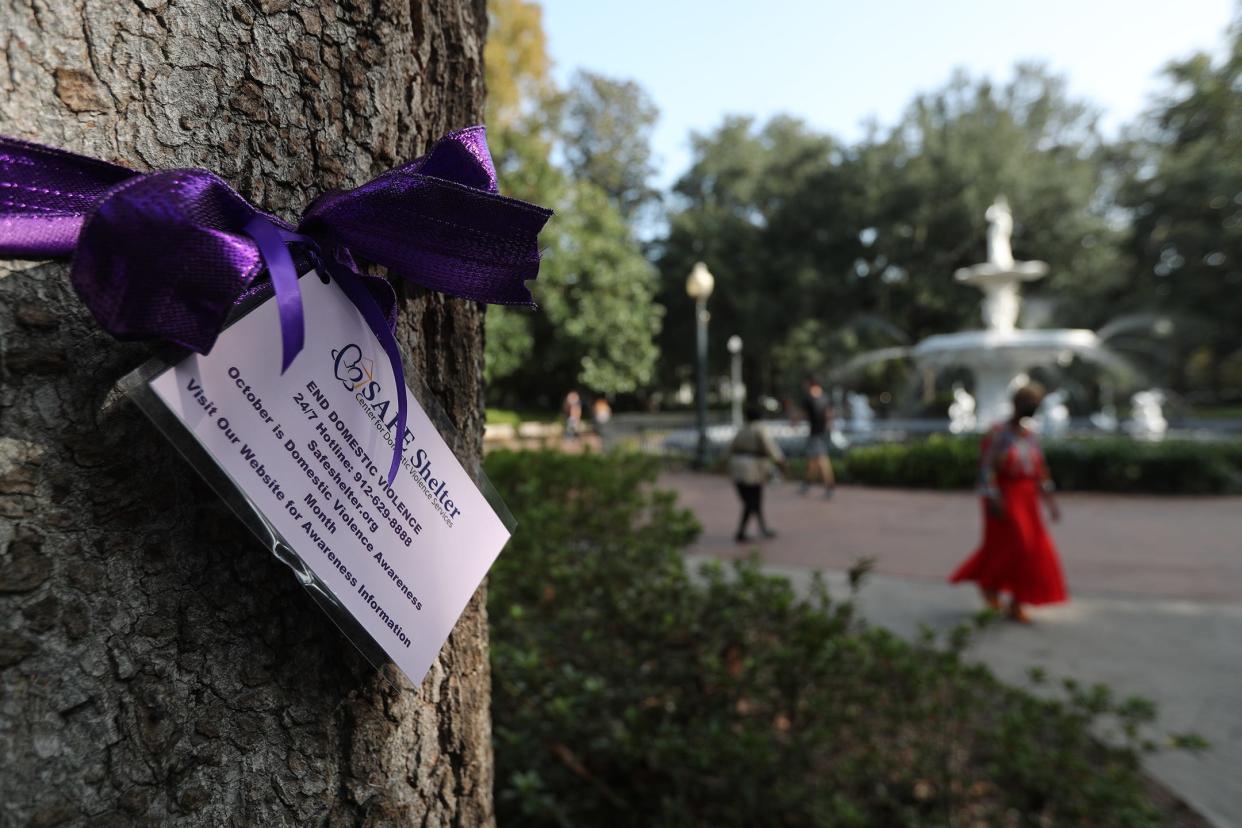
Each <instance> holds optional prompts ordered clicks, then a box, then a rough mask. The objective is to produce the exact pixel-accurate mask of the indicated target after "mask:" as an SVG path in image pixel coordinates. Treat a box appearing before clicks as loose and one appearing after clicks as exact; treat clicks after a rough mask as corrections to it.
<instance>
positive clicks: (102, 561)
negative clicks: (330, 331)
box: [0, 0, 493, 826]
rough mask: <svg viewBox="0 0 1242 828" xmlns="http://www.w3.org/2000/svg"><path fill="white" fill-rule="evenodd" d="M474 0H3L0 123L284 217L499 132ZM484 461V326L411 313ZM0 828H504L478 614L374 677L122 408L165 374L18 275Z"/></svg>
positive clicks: (463, 449) (438, 307)
mask: <svg viewBox="0 0 1242 828" xmlns="http://www.w3.org/2000/svg"><path fill="white" fill-rule="evenodd" d="M486 23H487V21H486V16H485V9H484V6H483V2H482V0H446V2H442V3H438V4H434V5H427V4H419V3H395V2H388V0H380V2H378V3H358V2H343V3H340V4H336V3H330V2H329V3H324V2H318V0H283V1H282V2H270V3H268V2H265V3H249V2H243V0H184V1H183V2H178V3H171V4H169V3H164V2H144V3H140V4H119V5H118V4H116V3H110V2H95V0H86V2H79V3H74V4H59V5H55V4H54V5H52V6H48V5H45V4H43V3H41V2H40V3H35V4H30V3H27V2H24V0H0V28H3V30H4V32H5V39H4V46H3V49H2V50H0V126H2V127H3V130H4V132H6V133H9V134H14V135H16V136H18V137H23V138H28V139H32V140H37V141H43V142H47V143H51V144H57V145H62V146H65V147H67V148H70V149H73V150H77V151H79V152H85V153H89V154H92V155H95V156H99V157H102V158H105V159H109V160H114V161H117V162H119V163H123V164H126V165H129V166H133V167H137V168H141V169H149V168H164V167H178V166H202V167H206V168H209V169H212V170H215V171H217V172H218V173H220V174H221V175H222V176H223V177H224V178H225V179H227V180H228V181H229V182H230V183H231V184H232V185H233V186H235V187H236V188H237V189H238V190H239V191H240V192H241V193H242V194H243V195H245V196H246V197H247V198H249V199H250V200H251V201H253V202H254V203H255V204H257V205H259V206H260V207H262V208H264V209H267V210H270V211H273V212H275V213H277V214H283V215H286V216H293V215H295V214H296V213H297V212H298V211H299V210H300V209H301V208H302V207H304V206H305V205H306V204H307V203H308V201H309V200H310V199H311V198H313V197H314V196H315V195H316V194H317V193H319V192H321V191H323V190H325V189H328V188H333V187H348V186H353V185H356V184H359V183H361V182H362V181H364V180H366V179H367V178H369V177H371V176H374V175H376V174H378V173H379V172H382V171H383V170H385V169H387V168H389V167H390V166H392V165H393V164H395V163H397V162H399V161H403V160H406V159H409V158H412V157H414V156H415V155H417V154H418V153H419V152H420V151H421V150H423V149H425V148H426V147H427V146H428V145H429V143H430V141H431V139H433V138H435V137H437V136H439V135H440V134H442V133H444V132H446V131H448V130H450V129H452V128H456V127H460V126H463V125H466V124H470V123H473V122H476V121H477V120H479V118H480V116H481V114H482V100H483V84H482V62H483V41H484V34H485V31H486ZM398 290H399V291H400V292H402V294H403V296H402V302H401V309H400V310H401V322H400V328H399V332H398V339H399V341H400V343H401V345H402V350H403V352H404V354H405V356H406V358H407V363H408V366H409V367H408V368H407V370H408V371H410V372H411V375H415V376H420V377H422V378H423V379H425V381H426V383H427V385H428V387H429V389H430V391H431V392H432V393H433V394H434V395H435V397H436V398H437V399H438V400H439V401H440V403H441V405H442V406H443V408H444V409H445V411H446V412H447V414H448V415H449V416H450V417H451V418H452V419H453V420H454V421H455V422H456V424H457V427H458V430H459V434H460V437H459V438H458V440H457V444H456V445H455V446H454V448H455V450H456V451H457V452H458V453H459V455H460V456H462V457H463V458H464V459H465V462H466V463H467V464H471V463H474V462H476V461H477V458H478V456H479V450H480V443H481V430H482V414H483V411H482V398H481V389H482V386H481V371H482V328H483V314H482V312H481V310H480V309H479V308H478V307H477V306H476V305H475V304H474V303H470V302H465V301H458V300H453V299H449V298H447V297H445V296H443V295H439V294H428V293H425V292H422V291H418V290H413V289H407V288H404V287H400V286H399V287H398ZM0 335H2V336H3V350H2V351H0V356H2V364H0V371H2V380H3V382H2V383H0V388H2V390H0V518H2V522H0V549H3V559H2V561H0V699H2V700H3V702H2V703H0V755H2V756H3V770H2V772H0V822H2V823H4V824H6V825H18V824H20V825H62V824H64V825H90V826H104V825H117V826H120V825H169V824H178V825H213V826H214V825H226V824H232V825H304V824H332V825H353V824H357V825H363V824H366V825H398V824H400V825H412V824H420V825H450V824H452V825H481V824H489V823H491V822H492V821H493V816H492V805H491V796H492V763H491V748H490V723H489V716H488V707H489V673H488V659H487V628H486V619H485V616H484V609H483V601H482V595H481V594H480V595H476V596H475V598H474V600H473V601H472V602H471V604H470V606H469V608H468V609H467V611H466V613H465V615H464V616H463V617H462V619H461V621H460V622H459V623H458V625H457V628H456V630H455V631H454V633H453V635H452V637H451V638H450V640H449V642H448V644H447V645H446V646H445V648H444V649H443V651H442V652H441V655H440V659H439V661H438V662H437V664H436V666H435V667H434V668H433V669H432V671H431V673H430V675H429V676H428V677H427V679H426V680H425V681H424V682H423V684H422V685H421V686H413V685H411V684H410V683H409V682H408V681H406V680H405V679H404V678H403V677H401V676H400V675H399V674H398V673H397V672H396V671H395V669H394V668H392V667H391V666H389V667H386V668H384V669H382V670H376V669H374V668H372V667H371V666H369V665H368V664H367V663H366V662H365V661H364V660H363V659H362V658H361V656H359V655H358V654H357V653H356V652H355V651H354V649H353V648H352V647H351V646H350V645H349V643H348V642H347V641H346V640H345V639H344V638H343V637H342V636H341V635H340V634H339V633H338V632H337V630H336V628H335V627H334V626H333V624H332V622H331V621H330V620H329V619H328V618H327V617H326V616H325V615H324V614H323V613H322V612H321V611H320V610H319V609H318V608H317V607H316V605H315V603H314V602H313V601H312V600H311V598H310V597H309V596H308V595H307V594H306V593H305V592H304V591H303V590H302V589H301V588H300V587H299V586H298V584H297V582H296V581H295V579H294V577H293V576H292V575H291V574H290V573H289V571H288V570H287V569H286V568H285V567H284V566H283V565H281V564H280V563H279V562H278V561H276V560H275V559H274V558H273V557H272V556H270V555H268V554H267V553H266V552H265V550H264V549H263V547H262V546H261V545H260V544H258V543H256V542H255V541H254V539H253V538H252V537H251V536H250V535H249V534H248V533H247V531H246V530H245V529H244V528H243V527H242V525H241V524H240V523H239V522H238V521H237V520H235V519H234V517H233V516H232V514H231V513H230V512H229V510H228V508H227V507H226V506H225V505H224V504H223V503H222V502H221V501H220V500H219V499H218V498H217V497H215V496H214V495H213V494H212V492H211V491H210V490H209V489H208V488H207V487H206V486H205V485H204V484H202V483H201V482H200V481H199V480H198V478H197V476H196V475H195V473H194V472H193V471H192V470H191V469H190V467H189V466H188V465H187V464H186V463H185V462H184V461H183V460H182V459H181V458H180V457H179V456H178V454H177V452H176V451H175V450H174V449H173V448H172V447H171V446H170V445H168V444H167V443H165V442H164V441H163V440H162V439H160V438H159V437H158V436H157V432H156V431H155V430H154V429H153V427H152V426H151V425H150V424H149V423H148V422H146V420H145V419H144V418H143V417H142V416H141V415H140V414H139V413H138V412H137V411H136V409H135V408H134V407H133V406H132V405H131V404H129V403H128V402H126V401H125V400H124V399H123V398H122V399H119V398H117V396H116V394H115V392H114V391H113V388H114V383H115V382H116V380H117V379H118V378H119V377H121V376H123V375H124V374H126V373H127V372H128V371H129V370H131V369H132V368H133V367H135V366H136V365H138V364H139V363H141V362H142V361H143V360H144V359H146V357H147V356H148V349H147V348H146V347H144V346H139V345H132V344H131V345H123V344H119V343H117V342H115V341H113V340H111V339H110V338H108V337H107V336H106V335H104V334H103V333H102V332H101V331H100V330H99V328H98V327H97V326H96V324H95V323H94V321H93V320H92V319H91V318H90V316H89V314H88V313H87V312H86V311H85V309H84V308H83V306H82V304H81V303H80V302H79V301H78V299H77V298H76V296H75V295H74V294H73V292H72V290H71V289H70V287H69V282H68V278H67V272H66V267H65V266H64V265H61V264H43V265H34V266H31V265H26V264H17V263H8V264H6V265H4V266H3V270H2V271H0Z"/></svg>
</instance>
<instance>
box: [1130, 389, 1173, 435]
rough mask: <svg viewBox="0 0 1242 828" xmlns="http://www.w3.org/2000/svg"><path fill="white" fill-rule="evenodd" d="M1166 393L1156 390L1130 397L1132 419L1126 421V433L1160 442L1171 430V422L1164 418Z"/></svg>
mask: <svg viewBox="0 0 1242 828" xmlns="http://www.w3.org/2000/svg"><path fill="white" fill-rule="evenodd" d="M1164 403H1165V397H1164V392H1163V391H1160V390H1157V389H1155V388H1151V389H1148V390H1147V391H1138V392H1136V393H1135V394H1134V396H1132V397H1130V419H1129V420H1126V426H1125V428H1126V431H1128V432H1130V434H1132V435H1134V436H1135V437H1145V438H1147V439H1149V440H1159V439H1161V438H1162V437H1164V433H1165V432H1166V431H1168V430H1169V421H1168V420H1166V419H1165V418H1164Z"/></svg>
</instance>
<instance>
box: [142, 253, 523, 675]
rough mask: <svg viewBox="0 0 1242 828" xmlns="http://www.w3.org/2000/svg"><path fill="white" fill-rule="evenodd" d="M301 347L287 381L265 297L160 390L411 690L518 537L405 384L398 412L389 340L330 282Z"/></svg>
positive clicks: (171, 372) (309, 306) (308, 294)
mask: <svg viewBox="0 0 1242 828" xmlns="http://www.w3.org/2000/svg"><path fill="white" fill-rule="evenodd" d="M299 285H300V287H301V289H302V305H303V309H304V313H305V319H306V345H305V347H304V348H303V350H302V352H301V353H300V354H299V355H298V357H297V359H296V360H294V362H293V365H291V366H290V368H289V370H288V371H287V372H286V373H285V374H284V375H283V376H282V375H281V373H280V354H281V339H280V323H279V320H278V315H277V309H276V303H275V301H273V300H271V299H269V300H268V301H266V302H264V303H263V304H261V305H259V306H258V307H257V308H255V309H254V310H253V311H251V312H250V313H248V314H247V315H245V316H244V317H242V318H241V319H240V320H238V321H237V322H236V323H235V324H233V325H232V326H230V327H229V328H227V329H226V330H225V331H224V332H223V333H221V335H220V338H219V339H218V340H217V341H216V344H215V347H213V348H212V350H211V353H210V354H208V355H207V356H199V355H193V356H190V357H189V358H187V359H185V360H184V361H182V362H180V363H178V364H177V365H174V366H173V367H171V368H169V369H168V370H166V371H164V372H163V373H161V374H159V375H157V376H155V377H154V378H153V379H151V380H150V387H151V390H152V391H154V393H155V394H156V395H157V396H158V397H159V398H160V400H162V401H163V403H164V404H165V405H166V406H167V407H168V408H169V410H170V411H171V412H172V413H173V414H174V415H175V416H176V418H177V419H178V420H180V421H181V423H182V424H184V425H185V427H186V428H187V429H189V431H190V432H191V434H192V435H193V436H194V438H195V439H196V440H197V441H198V442H199V443H200V444H201V445H202V447H203V448H204V449H206V451H207V452H208V453H209V454H210V455H211V457H212V459H213V460H214V461H215V463H216V464H217V465H218V466H219V467H220V469H221V470H222V471H223V472H224V473H225V474H227V475H228V477H229V478H231V480H232V482H233V484H234V485H235V486H237V487H238V488H239V489H240V490H241V491H242V492H243V493H244V494H245V495H246V497H247V498H248V499H249V500H250V501H251V503H252V504H253V506H254V507H255V508H256V509H257V510H258V511H259V512H260V513H261V514H262V516H263V518H264V519H265V521H266V522H267V524H268V525H269V527H270V528H271V529H272V530H273V531H274V532H276V533H277V534H278V535H279V536H280V539H281V540H282V541H283V543H284V544H285V545H286V546H287V547H289V548H291V549H293V550H294V552H296V553H297V555H298V557H300V558H301V559H302V561H303V562H304V563H305V564H306V565H307V566H309V567H310V569H311V570H313V572H314V573H315V575H316V576H317V578H318V580H319V581H320V582H321V583H322V584H323V585H324V586H326V587H327V589H328V590H330V591H331V593H332V594H333V595H334V596H335V597H336V599H337V600H338V601H339V602H340V604H341V605H343V607H344V608H345V609H346V610H347V611H348V612H349V613H350V614H351V615H352V616H353V617H354V618H355V619H357V621H358V622H359V623H360V624H361V625H362V627H363V628H365V629H366V631H367V632H368V633H369V634H370V636H371V637H372V638H373V639H374V641H375V642H376V643H377V644H379V645H380V647H382V648H383V650H384V651H385V652H387V653H388V655H389V656H390V657H391V658H392V660H393V661H394V662H396V664H397V666H398V667H400V668H401V670H402V671H403V672H404V673H405V674H406V676H408V677H409V678H410V679H411V680H413V681H415V682H419V681H421V680H422V678H423V676H424V675H426V673H427V670H428V669H429V668H430V667H431V665H432V663H433V662H434V661H435V658H436V656H437V654H438V653H439V651H440V647H441V645H443V643H444V641H445V639H447V638H448V635H449V633H450V632H451V631H452V629H453V625H454V624H455V623H456V622H457V618H458V616H459V615H461V613H462V611H463V610H464V609H465V606H466V603H467V602H468V601H469V600H470V596H471V595H472V594H473V593H474V590H475V588H476V587H478V585H479V583H480V581H482V580H483V577H484V576H485V575H486V574H487V570H488V568H489V567H490V566H491V565H492V562H493V561H494V560H495V559H496V556H497V555H498V554H499V553H500V550H501V548H502V547H503V546H504V545H505V542H506V541H508V539H509V531H508V529H507V528H506V527H505V525H504V523H503V522H502V520H501V518H500V517H499V516H498V515H497V514H496V512H495V511H494V510H493V509H492V507H491V505H490V504H489V503H488V501H487V499H486V498H485V497H484V496H483V494H482V492H480V491H479V489H478V487H477V486H476V485H475V483H474V481H473V480H472V479H471V478H470V475H469V474H467V472H466V470H465V469H464V468H462V466H461V464H460V463H459V462H458V461H457V458H456V456H454V454H453V452H452V451H451V450H450V449H449V447H448V445H447V444H445V442H444V440H443V438H441V436H440V434H439V432H438V431H437V430H436V428H435V426H433V425H432V422H431V420H430V419H429V418H428V416H427V413H426V412H425V411H424V410H423V408H422V407H421V406H420V405H419V404H418V401H417V399H415V397H414V394H413V393H411V392H410V391H409V390H408V388H407V391H406V394H407V399H408V413H407V424H406V434H405V445H404V448H403V453H402V457H401V467H400V470H399V471H398V472H397V476H396V478H395V480H394V481H393V484H392V485H391V486H389V485H388V482H387V477H388V470H389V467H390V465H391V463H392V451H393V449H392V447H393V440H394V439H395V431H396V416H397V402H396V397H395V395H394V394H393V393H392V389H393V375H392V370H391V367H390V366H389V364H388V359H387V358H386V356H385V355H384V351H383V350H382V349H381V347H380V345H379V342H378V341H377V340H376V338H375V336H374V334H372V333H371V330H370V328H368V327H367V324H366V322H365V321H363V318H362V316H361V314H360V313H359V312H358V311H357V309H356V308H355V307H354V306H353V304H352V303H351V302H350V301H349V299H348V298H346V296H345V294H344V293H343V292H342V291H341V289H340V288H339V287H338V286H337V284H336V282H334V281H332V282H328V283H326V284H325V283H324V281H322V280H321V279H320V278H318V276H316V275H315V274H308V275H307V276H305V277H303V278H302V279H301V280H299Z"/></svg>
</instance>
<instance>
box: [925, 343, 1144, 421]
mask: <svg viewBox="0 0 1242 828" xmlns="http://www.w3.org/2000/svg"><path fill="white" fill-rule="evenodd" d="M910 356H911V357H913V358H914V360H915V361H916V362H917V363H918V364H919V365H920V366H927V367H931V368H946V367H949V366H952V365H960V366H961V367H963V368H966V369H968V370H969V371H970V372H971V373H972V374H973V375H974V379H975V388H974V398H975V416H976V421H977V422H978V426H979V427H980V428H987V427H988V426H989V425H991V424H992V423H996V422H999V421H1000V420H1003V419H1005V418H1006V417H1007V416H1008V415H1009V412H1010V400H1009V397H1010V394H1011V393H1012V392H1013V389H1012V388H1011V385H1012V384H1013V382H1014V378H1015V377H1018V376H1020V375H1024V374H1025V373H1026V372H1027V371H1029V370H1030V369H1032V368H1040V367H1045V366H1052V365H1057V364H1060V365H1066V364H1068V363H1069V362H1070V360H1071V359H1073V358H1074V357H1078V358H1080V359H1083V360H1087V361H1090V362H1094V363H1096V364H1099V365H1104V366H1107V367H1110V368H1114V369H1117V370H1121V371H1124V370H1125V368H1126V365H1125V363H1124V361H1122V360H1121V359H1120V358H1119V357H1118V356H1117V355H1115V354H1113V353H1112V352H1110V351H1109V350H1108V349H1106V348H1105V347H1104V346H1103V345H1102V344H1101V342H1100V338H1099V337H1098V336H1096V334H1095V332H1094V331H1089V330H1085V329H1081V328H1060V329H1033V330H1021V329H1011V330H995V329H989V330H981V331H961V332H959V333H950V334H938V335H935V336H929V337H928V338H927V339H924V340H923V341H921V342H920V343H919V344H918V345H916V346H915V347H914V348H912V349H911V350H910Z"/></svg>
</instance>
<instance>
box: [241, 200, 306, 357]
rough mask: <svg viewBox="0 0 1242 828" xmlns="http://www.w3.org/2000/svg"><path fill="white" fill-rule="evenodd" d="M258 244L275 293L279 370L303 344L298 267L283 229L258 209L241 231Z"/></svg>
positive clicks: (304, 341) (304, 333)
mask: <svg viewBox="0 0 1242 828" xmlns="http://www.w3.org/2000/svg"><path fill="white" fill-rule="evenodd" d="M243 232H244V233H245V234H246V235H247V236H249V237H250V238H252V239H254V243H255V244H256V245H258V248H259V255H261V256H262V257H263V262H264V263H265V264H266V265H267V272H268V273H269V274H270V275H271V277H272V288H273V290H274V291H275V293H276V309H277V311H278V312H279V313H280V343H281V350H282V356H281V362H280V373H281V374H283V373H285V371H288V370H289V366H290V365H292V364H293V360H294V359H296V358H297V355H298V354H300V353H301V352H302V346H303V345H305V344H306V321H305V318H304V315H303V312H302V289H301V288H299V287H298V271H297V268H296V267H295V266H294V264H293V257H292V256H290V255H289V248H288V247H286V246H285V241H286V236H291V237H292V236H294V234H291V233H285V232H284V231H282V230H281V229H280V228H279V227H277V226H276V225H275V224H274V223H273V222H272V221H271V219H269V218H267V217H266V216H264V215H263V214H262V213H255V215H254V218H252V219H250V221H249V222H247V223H246V227H245V230H244V231H243Z"/></svg>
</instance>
